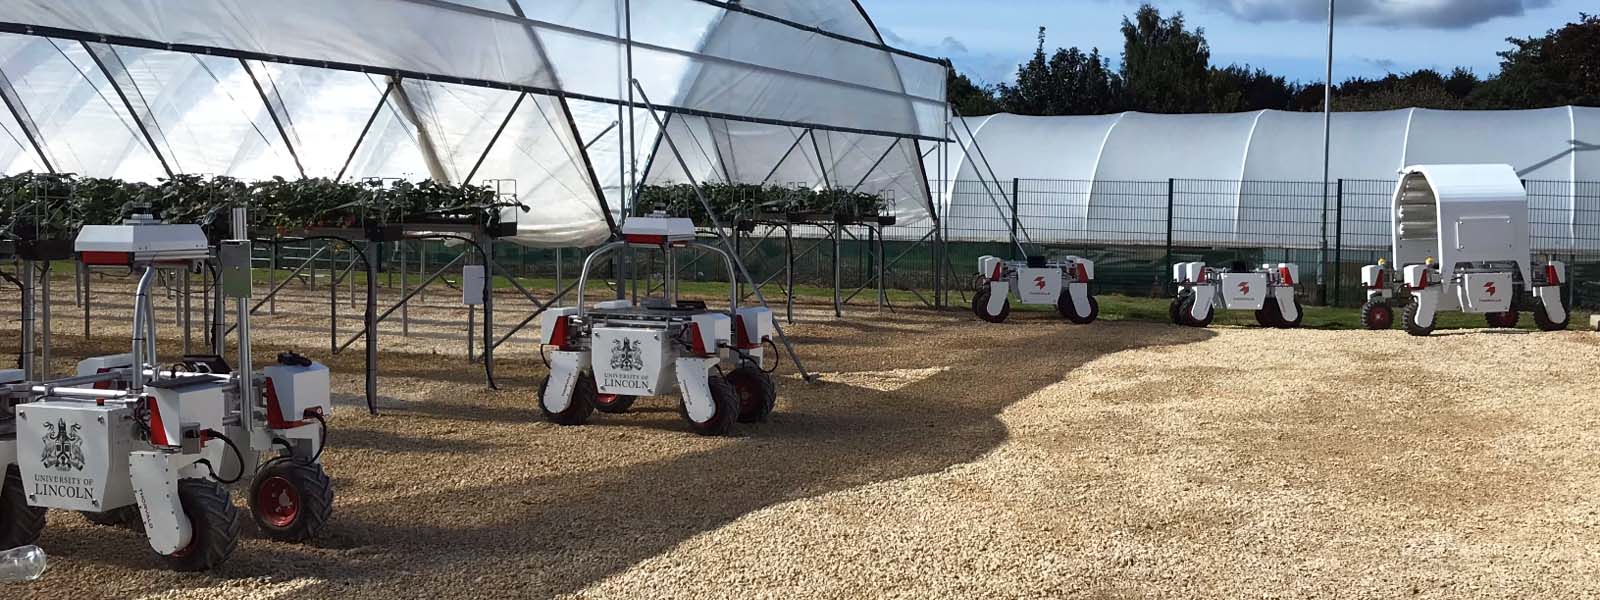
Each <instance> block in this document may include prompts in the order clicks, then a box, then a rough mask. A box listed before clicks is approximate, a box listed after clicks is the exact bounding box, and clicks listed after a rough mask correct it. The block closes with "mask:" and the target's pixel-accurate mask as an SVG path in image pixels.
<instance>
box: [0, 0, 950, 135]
mask: <svg viewBox="0 0 1600 600" xmlns="http://www.w3.org/2000/svg"><path fill="white" fill-rule="evenodd" d="M406 1H411V2H423V1H426V0H406ZM458 8H459V7H458ZM489 14H491V15H493V16H494V17H495V18H498V19H502V20H518V19H516V18H515V17H513V16H511V15H505V14H500V13H489ZM521 21H524V22H525V23H527V24H537V23H538V22H536V21H531V20H527V19H521ZM578 31H581V30H578ZM0 33H15V34H23V35H32V36H39V37H50V38H57V39H66V40H73V41H80V42H85V43H88V42H94V43H104V44H109V45H113V46H130V47H136V48H150V49H155V50H169V51H174V52H187V53H190V54H209V55H214V56H223V57H228V58H242V59H247V60H261V61H267V62H277V63H284V64H291V65H300V66H310V67H318V68H324V69H333V70H338V71H350V72H356V73H366V74H371V75H383V76H393V77H398V78H402V79H417V80H422V81H436V82H440V83H456V84H461V85H469V86H474V87H482V88H490V89H501V90H512V91H522V92H528V93H531V94H540V95H545V96H563V95H564V96H566V98H568V99H569V100H584V101H589V102H596V103H600V104H610V105H618V106H624V107H632V108H634V109H639V110H643V109H646V108H653V109H654V110H656V111H658V112H663V113H677V114H682V115H690V116H700V117H708V118H713V119H727V120H730V121H741V122H747V123H759V124H764V125H779V126H784V127H806V128H811V129H821V130H826V131H838V132H841V133H859V134H865V135H876V136H883V137H899V138H909V139H917V140H923V141H928V142H939V141H949V140H947V139H945V138H943V137H935V136H931V135H926V134H908V133H903V132H891V131H882V130H874V129H864V128H859V127H847V126H840V125H826V124H816V123H803V122H797V121H787V120H783V119H770V118H765V117H752V116H746V115H734V114H727V113H718V112H714V111H706V110H699V109H693V108H685V107H679V106H671V105H650V106H646V105H645V104H644V103H641V102H639V101H637V100H636V101H634V102H628V101H626V100H618V99H614V98H606V97H602V96H593V95H589V94H575V93H571V92H563V91H562V90H556V89H550V88H547V87H544V86H536V85H524V84H510V83H505V82H499V81H491V80H486V79H475V78H469V77H450V76H445V75H439V74H435V73H425V72H421V71H413V70H409V69H394V68H384V67H377V66H372V65H363V64H356V63H346V62H338V61H324V60H308V59H304V58H296V57H292V56H282V55H277V54H269V53H264V52H253V51H245V50H236V49H229V48H220V47H215V46H204V45H197V44H173V43H166V42H158V41H153V40H147V39H143V38H135V37H128V36H119V35H104V34H98V33H94V32H89V31H83V30H76V29H64V28H59V27H41V26H35V25H28V24H25V23H16V22H0ZM583 34H584V35H590V36H593V35H597V34H594V33H592V32H583ZM602 37H607V38H609V37H610V36H602ZM612 41H616V42H622V41H623V40H612ZM633 45H637V46H640V47H645V48H654V47H653V46H649V45H646V44H641V43H639V42H633ZM675 52H677V53H682V51H675ZM873 89H876V88H873ZM878 91H879V92H883V93H885V94H891V93H890V92H884V91H883V90H878ZM893 95H896V96H905V94H893Z"/></svg>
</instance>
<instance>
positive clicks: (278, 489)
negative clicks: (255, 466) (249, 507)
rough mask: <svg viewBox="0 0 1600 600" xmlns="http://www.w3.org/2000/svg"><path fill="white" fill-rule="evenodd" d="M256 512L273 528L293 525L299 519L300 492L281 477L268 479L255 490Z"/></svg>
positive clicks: (275, 476) (276, 476)
mask: <svg viewBox="0 0 1600 600" xmlns="http://www.w3.org/2000/svg"><path fill="white" fill-rule="evenodd" d="M256 512H257V513H258V514H260V515H261V520H263V521H266V523H267V524H268V525H271V526H273V527H278V528H284V527H288V526H290V525H293V524H294V522H295V519H298V518H300V492H299V490H296V489H295V488H294V484H291V483H289V480H288V479H286V478H284V477H283V476H282V475H274V476H272V477H269V478H267V479H266V480H265V481H262V482H261V487H259V488H256Z"/></svg>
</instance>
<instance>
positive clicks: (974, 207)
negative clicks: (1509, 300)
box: [926, 107, 1600, 251]
mask: <svg viewBox="0 0 1600 600" xmlns="http://www.w3.org/2000/svg"><path fill="white" fill-rule="evenodd" d="M1322 118H1323V117H1322V115H1321V114H1320V113H1295V112H1282V111H1270V110H1269V111H1259V112H1251V113H1234V114H1214V115H1156V114H1143V113H1123V114H1113V115H1101V116H1082V117H1026V116H1017V115H1009V114H1001V115H994V116H989V117H982V118H973V119H968V123H969V125H970V134H969V131H968V128H966V127H963V126H961V125H960V124H958V125H957V126H956V127H955V128H954V134H955V135H954V137H955V139H956V142H955V144H954V147H953V148H951V149H950V151H949V152H947V153H946V157H947V158H946V159H945V160H946V163H945V165H944V166H943V168H941V166H940V164H939V158H938V154H934V155H930V156H929V157H928V158H927V167H926V169H927V171H928V173H929V174H930V175H933V177H935V178H940V177H943V178H944V181H941V182H936V184H935V185H936V188H937V192H936V197H938V198H939V199H940V200H939V202H940V204H941V205H942V206H941V214H945V215H947V217H946V219H945V221H946V223H945V226H946V227H947V228H949V230H950V233H949V239H953V240H962V239H972V240H978V239H982V240H996V239H998V240H1005V239H1007V237H1008V235H1009V231H1008V228H1009V227H1010V224H1009V223H1007V222H1006V220H1005V219H996V218H994V215H995V214H1001V215H1009V211H1010V208H1009V207H1006V206H1004V205H1003V203H1005V202H1008V201H1011V198H1012V197H1013V196H1014V197H1015V198H1016V200H1015V201H1016V202H1017V203H1018V205H1019V206H1018V209H1017V210H1018V213H1019V219H1020V221H1021V228H1022V229H1023V231H1021V232H1019V235H1018V237H1019V238H1021V239H1033V240H1035V241H1104V242H1125V243H1136V244H1155V245H1159V244H1164V243H1166V242H1167V235H1168V232H1167V225H1166V223H1165V213H1166V211H1167V208H1168V204H1169V202H1170V203H1171V205H1172V208H1171V210H1172V212H1173V219H1174V221H1175V223H1174V225H1173V227H1174V228H1175V229H1177V230H1178V232H1177V237H1178V238H1179V239H1178V240H1176V241H1177V242H1178V243H1180V244H1182V243H1191V244H1217V245H1235V246H1256V247H1269V248H1270V247H1294V246H1300V247H1310V246H1316V245H1317V244H1319V243H1320V239H1321V238H1320V236H1321V231H1320V228H1321V226H1322V225H1321V222H1320V218H1321V216H1322V213H1323V212H1324V211H1323V210H1322V203H1323V200H1322V196H1323V189H1322V181H1323V173H1322V171H1323V160H1322V155H1323V152H1322ZM1332 118H1333V121H1332V140H1331V141H1332V152H1331V156H1330V161H1329V180H1330V181H1331V182H1333V183H1331V184H1330V186H1329V189H1328V190H1327V193H1328V195H1329V196H1330V200H1329V203H1330V206H1331V208H1330V209H1329V210H1328V211H1327V212H1328V214H1327V219H1328V220H1329V221H1333V220H1334V219H1338V218H1339V217H1340V215H1338V214H1336V213H1337V211H1338V210H1340V209H1341V208H1342V209H1343V210H1344V211H1345V212H1344V214H1343V215H1342V217H1343V219H1342V223H1341V224H1342V226H1343V227H1342V228H1343V232H1342V233H1343V234H1344V235H1345V237H1346V240H1345V244H1344V245H1345V246H1346V247H1352V246H1353V247H1381V246H1382V245H1383V244H1385V243H1387V233H1386V232H1387V227H1388V222H1387V211H1388V207H1387V206H1388V204H1387V203H1388V196H1389V194H1390V193H1392V190H1393V185H1394V182H1395V180H1396V179H1397V175H1396V173H1397V172H1398V171H1399V170H1400V169H1401V168H1403V167H1406V166H1408V165H1417V164H1446V163H1503V164H1509V165H1511V166H1512V167H1513V168H1515V169H1516V170H1517V173H1518V174H1519V175H1520V176H1521V177H1522V178H1523V179H1524V180H1525V181H1526V182H1527V187H1528V191H1529V203H1530V210H1531V212H1532V213H1533V217H1534V220H1535V223H1534V225H1533V227H1534V231H1533V237H1534V241H1535V247H1536V249H1540V250H1546V251H1560V250H1572V249H1579V248H1589V249H1591V250H1592V249H1595V248H1594V246H1595V244H1594V240H1597V239H1600V108H1583V107H1560V108H1550V109H1540V110H1520V111H1446V110H1427V109H1406V110H1395V111H1383V112H1356V113H1336V114H1334V115H1333V117H1332ZM974 140H975V142H974ZM935 173H940V174H942V175H934V174H935ZM1341 180H1342V182H1341ZM978 182H987V183H978ZM1169 195H1170V196H1171V197H1169ZM996 203H1000V204H1001V207H1000V210H999V212H998V213H997V209H996V207H995V204H996ZM1352 213H1353V214H1352ZM1006 219H1009V216H1007V217H1006ZM1333 229H1334V228H1333V227H1330V235H1333V233H1332V231H1333Z"/></svg>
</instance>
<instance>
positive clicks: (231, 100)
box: [89, 44, 299, 179]
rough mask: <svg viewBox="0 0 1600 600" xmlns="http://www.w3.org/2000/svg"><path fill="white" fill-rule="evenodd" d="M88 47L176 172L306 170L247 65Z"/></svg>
mask: <svg viewBox="0 0 1600 600" xmlns="http://www.w3.org/2000/svg"><path fill="white" fill-rule="evenodd" d="M89 48H90V50H91V51H92V52H94V54H95V55H96V57H97V58H98V60H99V61H100V63H101V64H103V65H105V69H106V71H107V72H109V73H111V74H112V77H113V80H115V81H116V82H117V84H118V85H119V86H120V87H121V89H122V92H123V93H124V94H126V95H127V97H128V99H129V100H128V101H129V103H131V104H132V105H133V107H134V111H135V112H134V114H135V115H137V117H138V120H139V121H140V122H141V123H143V124H144V126H145V127H146V129H147V130H148V131H149V132H150V135H151V136H152V137H153V138H154V139H155V140H156V144H157V147H158V148H159V150H160V153H161V156H163V157H164V158H165V159H166V160H167V163H168V166H169V167H170V168H171V169H172V170H173V172H176V173H196V174H210V175H227V176H231V177H238V178H241V179H265V178H269V177H272V176H274V175H289V176H296V175H298V174H299V170H298V168H297V167H296V166H295V162H294V158H293V157H292V156H291V155H290V153H289V151H288V147H287V146H286V145H285V144H284V140H283V136H282V135H281V134H280V133H279V132H278V130H277V128H276V127H274V125H273V121H272V115H271V114H270V113H269V112H268V108H267V105H266V103H264V102H263V101H262V98H261V94H260V93H259V92H258V91H257V90H256V88H255V84H254V83H253V82H252V79H251V75H250V73H249V72H247V71H246V69H245V67H244V63H242V62H240V61H238V60H235V59H231V58H222V57H216V56H202V55H197V54H185V53H181V52H164V51H159V50H147V49H142V48H126V47H124V48H117V47H113V46H108V45H105V44H89Z"/></svg>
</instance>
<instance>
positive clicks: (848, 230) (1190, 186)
mask: <svg viewBox="0 0 1600 600" xmlns="http://www.w3.org/2000/svg"><path fill="white" fill-rule="evenodd" d="M1525 184H1526V188H1527V191H1528V203H1529V215H1528V216H1529V229H1530V231H1529V235H1530V241H1531V244H1532V248H1533V251H1534V253H1535V255H1536V256H1535V258H1536V259H1538V260H1547V259H1556V260H1563V261H1566V262H1567V263H1568V264H1569V265H1570V266H1571V276H1570V279H1571V280H1572V281H1574V282H1576V283H1574V284H1573V285H1572V286H1571V289H1570V296H1571V300H1572V301H1573V303H1574V305H1579V306H1597V305H1600V182H1576V183H1574V182H1565V181H1527V182H1525ZM1394 186H1395V181H1393V180H1359V179H1346V180H1341V181H1336V182H1331V183H1330V184H1328V186H1327V187H1326V188H1324V187H1323V184H1322V183H1321V182H1307V181H1238V180H1194V179H1174V180H1168V181H1096V182H1091V181H1087V180H1046V179H1016V180H1011V181H1002V182H992V181H978V180H958V181H954V182H938V181H935V182H930V188H931V189H932V190H933V191H934V196H935V197H934V204H935V205H936V206H938V207H939V209H940V212H941V213H942V219H941V221H940V228H939V230H938V231H935V230H934V229H933V228H932V227H931V226H930V225H928V224H911V225H901V224H896V225H887V226H884V227H881V228H878V229H873V228H870V227H868V226H865V225H845V226H842V230H841V231H840V233H839V235H838V237H839V240H838V243H837V244H835V243H834V240H833V235H834V233H833V232H834V228H835V226H834V225H833V224H827V223H824V224H795V225H793V226H792V228H790V230H789V232H788V233H789V235H785V231H784V228H783V227H781V226H774V225H771V224H760V225H756V226H755V227H753V228H750V229H749V230H748V231H743V232H741V233H740V235H739V236H738V238H739V251H740V254H741V255H742V256H743V257H744V259H745V261H746V263H747V266H748V268H749V270H750V272H751V274H752V276H753V277H754V278H755V279H756V280H757V281H758V282H766V283H768V284H777V285H778V286H779V287H773V288H769V289H768V293H769V294H776V293H781V286H782V285H785V282H787V281H790V280H791V279H792V281H793V282H794V284H795V285H797V286H803V287H805V286H809V287H816V288H823V289H826V288H830V287H833V286H834V284H835V281H836V280H837V282H838V286H839V287H841V288H842V291H841V296H842V297H843V298H850V297H851V296H855V299H854V303H856V304H861V303H863V302H867V303H870V302H872V301H873V300H874V299H875V290H876V287H877V277H878V276H879V273H880V271H881V273H882V277H883V281H884V287H885V288H886V289H897V290H917V291H919V292H921V293H922V295H924V297H925V298H931V297H932V294H931V293H928V291H929V290H933V289H935V288H936V287H938V286H939V285H941V284H942V285H943V287H944V288H945V289H950V290H960V289H964V288H965V287H966V286H967V284H968V282H970V280H971V278H972V275H973V274H974V273H975V271H976V265H977V260H978V257H980V256H983V255H994V256H1002V257H1008V258H1020V257H1021V256H1022V255H1023V254H1024V253H1026V254H1044V255H1051V254H1076V255H1079V256H1085V257H1088V258H1091V259H1093V260H1095V261H1096V262H1097V275H1096V279H1097V282H1096V286H1097V288H1098V289H1099V290H1100V291H1102V292H1114V293H1126V294H1133V295H1151V296H1159V295H1164V294H1166V293H1168V292H1169V290H1168V289H1167V279H1168V273H1169V272H1170V265H1171V264H1172V263H1173V262H1179V261H1189V260H1204V261H1206V262H1208V263H1211V264H1217V265H1230V264H1233V265H1238V264H1243V265H1250V264H1261V263H1272V262H1295V263H1298V264H1300V266H1301V271H1302V278H1301V279H1302V282H1303V285H1304V286H1305V287H1306V289H1305V290H1302V291H1304V292H1306V293H1312V292H1314V291H1318V292H1324V293H1325V296H1324V297H1325V299H1326V300H1327V301H1328V302H1330V303H1335V304H1343V305H1352V304H1356V303H1359V302H1360V301H1361V300H1362V298H1363V293H1362V291H1361V289H1360V281H1359V280H1360V269H1361V267H1362V266H1363V265H1368V264H1373V263H1375V262H1376V261H1377V259H1379V258H1381V257H1385V256H1388V254H1389V247H1390V245H1391V236H1390V217H1389V212H1390V203H1391V196H1392V194H1393V193H1394ZM941 237H942V239H943V240H944V244H943V245H942V246H941V245H940V244H939V243H938V242H939V240H940V239H941ZM410 252H411V254H410V255H409V256H408V261H409V262H410V263H411V266H410V267H409V268H410V269H412V270H416V269H417V268H418V267H419V266H420V265H419V264H418V263H419V262H420V261H419V259H418V253H420V252H432V253H433V255H430V257H429V263H430V264H442V263H441V262H440V261H445V260H449V258H450V257H451V256H453V253H455V252H459V250H454V249H447V248H444V247H443V246H439V245H427V246H423V245H416V247H414V248H413V249H412V250H411V251H410ZM496 254H497V256H498V262H499V264H500V268H501V269H502V273H509V274H515V275H519V276H525V277H546V278H548V277H554V276H555V275H556V274H557V272H556V269H557V266H556V265H558V264H559V265H560V267H559V268H560V273H561V275H562V276H563V277H564V278H573V277H575V276H576V274H577V272H578V270H579V268H580V266H581V264H582V260H583V257H584V255H585V254H586V252H585V251H584V250H582V249H565V250H562V251H557V250H551V249H533V248H524V247H521V246H517V245H514V244H498V245H497V248H496ZM941 256H942V260H941ZM558 258H559V260H558ZM392 260H393V259H392V258H390V259H389V261H392ZM386 262H388V261H386ZM702 262H703V263H704V264H701V262H693V261H691V262H689V263H687V264H686V265H685V268H684V272H683V276H684V277H685V278H687V279H691V280H695V279H699V280H708V281H720V280H722V278H723V275H722V273H721V272H720V270H718V269H720V267H718V268H716V269H713V268H710V266H714V265H712V261H702ZM835 263H837V274H836V271H835ZM941 277H942V281H941V279H940V278H941ZM836 278H837V279H836ZM1318 281H1325V282H1326V285H1325V287H1322V288H1319V289H1315V290H1314V289H1313V288H1318V286H1317V283H1318Z"/></svg>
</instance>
